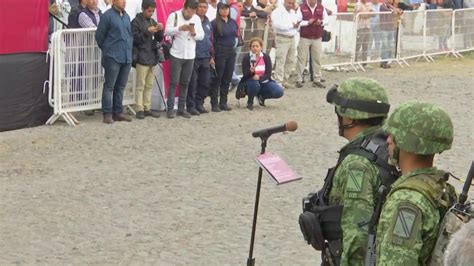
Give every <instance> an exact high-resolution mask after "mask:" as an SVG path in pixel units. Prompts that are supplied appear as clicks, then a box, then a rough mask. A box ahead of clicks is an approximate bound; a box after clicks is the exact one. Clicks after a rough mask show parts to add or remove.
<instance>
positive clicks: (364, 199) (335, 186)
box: [300, 77, 396, 265]
mask: <svg viewBox="0 0 474 266" xmlns="http://www.w3.org/2000/svg"><path fill="white" fill-rule="evenodd" d="M327 100H328V102H329V103H332V104H334V105H335V111H336V114H337V117H338V126H339V135H340V136H342V137H344V138H346V139H347V140H349V143H348V144H347V145H345V146H344V147H343V148H342V149H341V150H340V151H339V153H340V157H339V159H338V164H337V165H336V166H335V167H334V168H332V169H330V171H329V173H328V176H327V177H326V179H325V184H324V187H323V189H322V190H321V191H320V192H318V193H317V194H318V195H319V196H313V199H312V200H311V201H312V202H313V203H314V205H318V206H341V207H342V208H340V209H339V212H340V210H342V214H339V218H338V220H339V221H337V222H338V223H340V229H342V238H341V237H340V236H339V238H340V239H337V241H328V240H329V239H333V238H334V237H331V236H328V232H325V230H324V228H325V226H324V225H321V228H322V231H323V232H322V234H323V235H324V236H323V238H324V239H325V240H326V241H327V242H329V244H328V245H329V248H328V250H330V253H331V255H328V254H324V253H323V255H322V261H323V262H322V265H329V264H332V263H334V264H336V265H339V264H340V265H364V260H365V255H366V252H367V237H368V232H367V226H360V225H359V224H360V223H363V222H367V221H369V220H370V218H371V215H372V213H373V211H374V206H375V200H376V194H377V190H378V188H379V187H380V185H381V183H382V181H381V177H380V173H379V172H380V170H379V167H377V165H376V163H375V162H374V161H371V160H369V159H367V158H366V157H364V156H361V155H358V154H355V152H353V151H354V150H359V149H360V146H361V145H362V143H364V142H365V141H366V140H367V143H368V141H369V140H371V139H372V138H373V136H374V135H375V133H376V132H377V131H381V130H380V129H381V125H382V123H383V121H384V120H385V119H386V117H387V115H388V112H389V109H390V105H389V104H388V99H387V94H386V93H385V89H384V88H383V86H382V85H381V84H379V83H378V82H377V81H375V80H372V79H369V78H363V77H356V78H350V79H347V80H346V81H344V82H343V83H342V84H340V86H338V87H336V89H334V88H333V89H331V90H330V91H329V92H328V95H327ZM385 140H386V138H385V137H382V138H380V141H379V142H378V145H379V146H380V147H379V149H378V150H379V152H380V151H381V152H382V153H383V151H385V159H388V151H387V149H386V142H385ZM380 157H382V158H383V157H384V156H383V155H381V156H380ZM385 161H387V160H385ZM386 165H387V167H391V166H390V165H388V164H386ZM387 167H386V168H387ZM391 170H393V171H396V170H395V168H394V167H392V169H391ZM310 195H312V194H310ZM315 197H318V199H315ZM316 201H318V203H315V202H316ZM316 212H317V211H316ZM322 215H323V214H321V216H322ZM301 219H302V218H301V216H300V224H301ZM322 219H324V218H322ZM303 227H305V226H302V231H303V235H305V232H304V229H303ZM305 239H306V240H307V241H308V242H310V241H309V240H308V239H307V236H306V235H305ZM341 242H342V243H341ZM311 244H312V243H311ZM313 247H315V245H313ZM315 248H316V249H317V250H319V249H318V248H317V247H315ZM323 250H324V248H323ZM328 257H332V259H331V260H332V261H331V262H329V260H330V258H328Z"/></svg>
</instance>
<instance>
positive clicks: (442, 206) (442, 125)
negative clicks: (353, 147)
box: [376, 102, 457, 265]
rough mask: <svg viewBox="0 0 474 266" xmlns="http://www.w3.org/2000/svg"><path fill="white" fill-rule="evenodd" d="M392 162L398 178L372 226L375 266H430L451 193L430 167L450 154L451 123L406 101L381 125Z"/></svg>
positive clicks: (433, 108)
mask: <svg viewBox="0 0 474 266" xmlns="http://www.w3.org/2000/svg"><path fill="white" fill-rule="evenodd" d="M384 130H385V131H386V132H387V133H388V134H389V136H388V138H387V143H388V150H389V153H390V157H391V162H392V163H396V164H397V165H398V166H399V168H400V170H401V172H402V174H403V175H402V176H401V177H400V178H399V179H398V180H397V181H396V182H395V183H393V185H392V188H391V191H390V193H389V194H388V196H387V199H386V201H385V204H384V205H383V209H382V212H381V214H380V222H379V224H378V225H377V246H376V254H377V265H431V264H432V262H431V261H430V260H431V258H432V252H433V249H434V247H435V243H436V240H437V238H438V233H439V229H440V221H441V219H442V218H443V216H444V215H445V213H446V212H447V211H448V209H449V208H450V207H451V206H452V205H453V204H454V201H455V200H456V197H457V196H456V193H455V191H454V188H453V187H452V186H451V185H449V184H448V183H447V182H446V181H447V177H448V175H447V173H446V172H444V171H441V170H438V169H436V167H434V166H433V159H434V155H435V154H436V153H441V152H443V151H446V150H449V149H450V148H451V144H452V142H453V123H452V122H451V119H450V117H449V115H448V114H447V113H446V112H445V111H443V110H442V109H441V108H439V107H437V106H435V105H433V104H429V103H420V102H408V103H404V104H402V105H401V106H400V107H399V108H397V109H396V110H395V111H394V112H393V114H392V115H391V116H390V118H389V119H388V120H387V122H386V124H385V125H384Z"/></svg>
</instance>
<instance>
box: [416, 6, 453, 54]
mask: <svg viewBox="0 0 474 266" xmlns="http://www.w3.org/2000/svg"><path fill="white" fill-rule="evenodd" d="M452 14H453V10H451V9H435V10H426V11H425V23H424V38H423V47H424V54H423V56H424V57H425V58H426V59H428V60H429V61H432V62H434V59H433V57H432V56H434V55H441V54H450V53H451V54H454V52H453V51H454V50H453V49H452V43H453V42H452V39H451V35H452V34H451V33H452V24H451V23H452Z"/></svg>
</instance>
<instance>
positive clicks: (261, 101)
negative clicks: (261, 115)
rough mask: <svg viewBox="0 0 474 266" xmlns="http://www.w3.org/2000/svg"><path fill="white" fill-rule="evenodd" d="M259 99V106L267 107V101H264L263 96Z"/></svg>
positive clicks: (259, 96)
mask: <svg viewBox="0 0 474 266" xmlns="http://www.w3.org/2000/svg"><path fill="white" fill-rule="evenodd" d="M257 98H258V104H259V105H260V106H265V99H263V97H262V95H258V96H257Z"/></svg>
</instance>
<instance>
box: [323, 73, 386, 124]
mask: <svg viewBox="0 0 474 266" xmlns="http://www.w3.org/2000/svg"><path fill="white" fill-rule="evenodd" d="M326 100H327V102H328V103H331V104H334V105H336V113H337V114H339V115H340V116H343V117H348V118H351V119H369V118H374V117H387V114H388V111H389V110H390V104H388V98H387V94H386V93H385V89H384V88H383V86H382V85H381V84H380V83H378V82H377V81H375V80H373V79H369V78H364V77H355V78H349V79H347V80H345V81H344V82H342V83H341V85H339V86H337V85H335V86H334V87H333V88H331V89H330V90H329V91H328V93H327V95H326Z"/></svg>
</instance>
